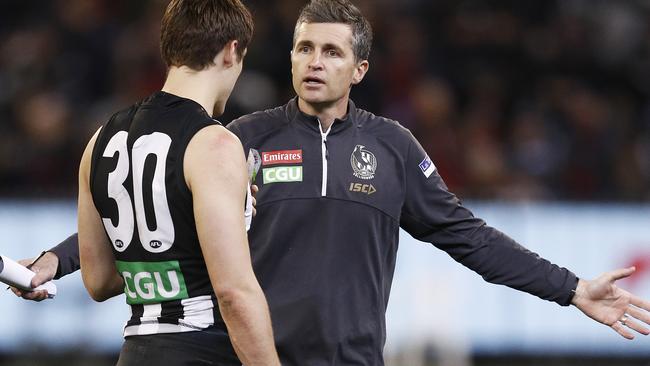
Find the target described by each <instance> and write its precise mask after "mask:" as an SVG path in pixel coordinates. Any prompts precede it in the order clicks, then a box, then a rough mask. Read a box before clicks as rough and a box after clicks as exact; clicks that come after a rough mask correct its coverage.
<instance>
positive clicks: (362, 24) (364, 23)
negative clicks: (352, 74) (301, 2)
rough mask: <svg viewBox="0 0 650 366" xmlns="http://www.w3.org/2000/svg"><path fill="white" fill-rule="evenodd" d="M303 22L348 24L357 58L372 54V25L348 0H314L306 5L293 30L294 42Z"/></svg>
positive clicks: (365, 57)
mask: <svg viewBox="0 0 650 366" xmlns="http://www.w3.org/2000/svg"><path fill="white" fill-rule="evenodd" d="M302 23H342V24H347V25H349V26H350V27H351V28H352V50H353V51H354V57H355V58H356V60H357V61H360V60H367V59H368V57H369V56H370V48H371V47H372V27H371V26H370V22H368V20H367V19H366V18H364V16H363V14H361V11H359V9H358V8H357V7H356V6H354V4H352V3H351V2H349V1H348V0H312V1H310V2H309V4H307V5H305V6H304V7H303V8H302V10H301V11H300V16H299V17H298V21H297V22H296V28H295V29H294V32H293V43H294V44H295V43H296V37H297V35H298V34H297V31H298V28H299V27H300V25H301V24H302Z"/></svg>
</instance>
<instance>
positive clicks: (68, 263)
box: [47, 233, 80, 280]
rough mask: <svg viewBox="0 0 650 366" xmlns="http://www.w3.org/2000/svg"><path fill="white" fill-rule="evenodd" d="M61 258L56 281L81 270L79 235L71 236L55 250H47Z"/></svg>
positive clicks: (55, 277)
mask: <svg viewBox="0 0 650 366" xmlns="http://www.w3.org/2000/svg"><path fill="white" fill-rule="evenodd" d="M47 251H48V252H52V253H54V254H55V255H56V256H57V257H58V258H59V268H57V270H56V275H55V276H54V279H57V280H58V279H59V278H61V277H63V276H67V275H69V274H70V273H73V272H76V271H78V270H79V268H80V266H79V238H78V236H77V233H74V234H72V235H70V236H69V237H68V238H67V239H65V240H64V241H62V242H61V243H59V244H58V245H57V246H55V247H54V248H51V249H49V250H47Z"/></svg>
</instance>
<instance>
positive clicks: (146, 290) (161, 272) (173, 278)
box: [115, 261, 189, 305]
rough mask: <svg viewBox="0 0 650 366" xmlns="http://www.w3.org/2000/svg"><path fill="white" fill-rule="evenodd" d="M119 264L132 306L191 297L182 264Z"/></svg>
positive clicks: (127, 296)
mask: <svg viewBox="0 0 650 366" xmlns="http://www.w3.org/2000/svg"><path fill="white" fill-rule="evenodd" d="M115 264H116V266H117V270H118V271H119V273H120V275H121V276H122V278H123V279H124V293H125V294H126V302H127V304H129V305H133V304H154V303H160V302H163V301H170V300H179V299H186V298H188V297H189V296H188V293H187V286H186V285H185V278H184V277H183V272H181V269H180V264H179V263H178V261H168V262H124V261H115Z"/></svg>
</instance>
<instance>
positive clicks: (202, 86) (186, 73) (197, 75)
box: [162, 66, 219, 116]
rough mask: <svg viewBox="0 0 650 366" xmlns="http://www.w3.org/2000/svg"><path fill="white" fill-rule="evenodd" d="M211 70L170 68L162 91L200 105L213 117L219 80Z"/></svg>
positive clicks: (183, 67)
mask: <svg viewBox="0 0 650 366" xmlns="http://www.w3.org/2000/svg"><path fill="white" fill-rule="evenodd" d="M214 79H215V73H214V72H211V71H210V69H206V70H202V71H196V70H192V69H190V68H188V67H186V66H181V67H175V66H172V67H170V68H169V71H168V73H167V79H166V80H165V85H163V87H162V91H164V92H166V93H170V94H174V95H177V96H179V97H183V98H187V99H191V100H193V101H195V102H197V103H199V104H200V105H201V106H202V107H203V109H205V111H206V112H207V113H208V115H210V116H212V114H213V112H214V106H215V103H216V102H217V96H218V94H219V90H218V85H219V84H218V80H214Z"/></svg>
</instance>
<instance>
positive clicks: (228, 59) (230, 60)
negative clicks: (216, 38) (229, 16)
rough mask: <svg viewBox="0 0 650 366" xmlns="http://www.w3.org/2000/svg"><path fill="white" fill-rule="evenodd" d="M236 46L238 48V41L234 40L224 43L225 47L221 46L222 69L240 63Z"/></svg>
mask: <svg viewBox="0 0 650 366" xmlns="http://www.w3.org/2000/svg"><path fill="white" fill-rule="evenodd" d="M237 46H239V41H237V40H236V39H235V40H232V41H230V42H228V43H226V45H225V46H223V49H222V50H221V52H222V53H223V66H224V67H230V66H232V65H234V64H237V63H239V62H240V60H239V54H238V53H237ZM217 56H218V55H217ZM242 56H243V55H242ZM215 61H216V59H215Z"/></svg>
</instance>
